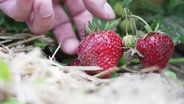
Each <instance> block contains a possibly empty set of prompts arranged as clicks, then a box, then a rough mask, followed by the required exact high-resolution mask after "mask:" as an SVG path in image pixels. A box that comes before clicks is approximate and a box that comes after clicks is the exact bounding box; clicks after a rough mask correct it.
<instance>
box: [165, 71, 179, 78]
mask: <svg viewBox="0 0 184 104" xmlns="http://www.w3.org/2000/svg"><path fill="white" fill-rule="evenodd" d="M164 75H165V76H167V77H169V78H173V79H176V78H177V75H176V73H175V72H173V71H169V70H167V71H165V72H164Z"/></svg>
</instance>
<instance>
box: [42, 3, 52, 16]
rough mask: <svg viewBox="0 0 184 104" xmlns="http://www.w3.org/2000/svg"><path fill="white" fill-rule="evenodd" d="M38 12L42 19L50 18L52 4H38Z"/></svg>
mask: <svg viewBox="0 0 184 104" xmlns="http://www.w3.org/2000/svg"><path fill="white" fill-rule="evenodd" d="M39 10H40V14H41V16H42V17H48V16H51V15H52V13H53V6H52V2H49V1H44V2H43V3H41V4H40V7H39Z"/></svg>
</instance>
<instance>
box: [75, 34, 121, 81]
mask: <svg viewBox="0 0 184 104" xmlns="http://www.w3.org/2000/svg"><path fill="white" fill-rule="evenodd" d="M122 54H123V44H122V40H121V38H120V37H119V35H118V34H116V33H115V32H113V31H111V30H105V31H99V32H92V33H91V34H90V35H88V36H87V37H85V38H84V39H83V40H82V41H81V42H80V44H79V47H78V59H79V60H80V62H81V65H85V66H99V67H101V68H103V70H100V71H92V72H87V73H88V74H93V75H94V74H97V73H99V72H102V71H104V70H108V69H109V68H112V67H114V66H116V65H117V63H118V61H119V60H120V58H121V56H122ZM110 75H111V73H109V74H108V75H105V76H104V77H105V78H107V77H109V76H110Z"/></svg>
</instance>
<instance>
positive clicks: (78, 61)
mask: <svg viewBox="0 0 184 104" xmlns="http://www.w3.org/2000/svg"><path fill="white" fill-rule="evenodd" d="M70 66H81V64H80V60H79V59H73V60H72V62H71V63H70Z"/></svg>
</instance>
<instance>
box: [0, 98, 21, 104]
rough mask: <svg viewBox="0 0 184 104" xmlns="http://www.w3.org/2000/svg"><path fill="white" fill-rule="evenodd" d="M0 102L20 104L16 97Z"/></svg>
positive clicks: (3, 103)
mask: <svg viewBox="0 0 184 104" xmlns="http://www.w3.org/2000/svg"><path fill="white" fill-rule="evenodd" d="M0 104H21V103H20V101H19V100H18V99H17V98H9V99H8V100H6V101H4V102H2V103H1V102H0Z"/></svg>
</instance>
